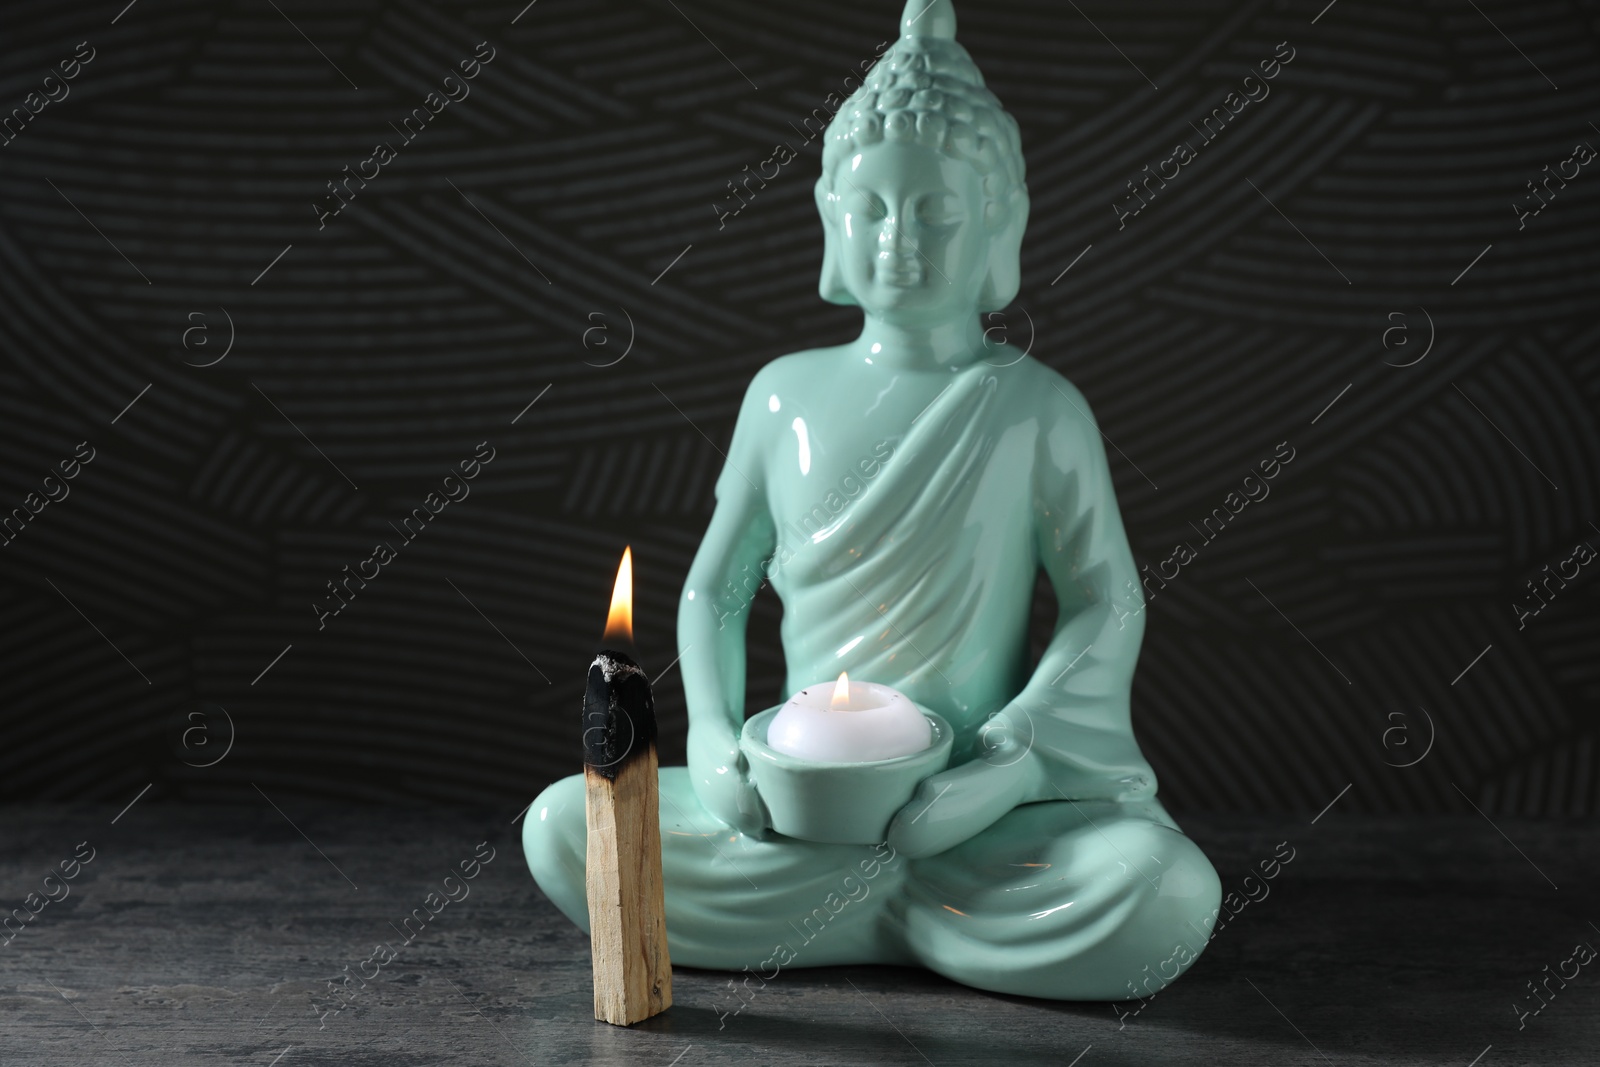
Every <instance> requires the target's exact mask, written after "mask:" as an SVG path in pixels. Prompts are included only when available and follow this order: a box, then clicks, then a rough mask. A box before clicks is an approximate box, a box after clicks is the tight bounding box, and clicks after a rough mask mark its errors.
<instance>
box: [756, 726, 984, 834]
mask: <svg viewBox="0 0 1600 1067" xmlns="http://www.w3.org/2000/svg"><path fill="white" fill-rule="evenodd" d="M779 710H780V709H779V708H768V709H767V710H766V711H763V712H761V713H760V714H759V715H754V716H752V717H751V718H749V719H746V720H745V724H744V731H743V733H741V734H740V736H739V747H740V749H742V750H743V751H744V754H745V758H746V759H747V760H749V761H750V774H751V777H752V778H754V780H755V784H756V789H757V791H759V792H760V794H761V799H762V800H764V801H765V802H766V805H767V813H768V814H769V815H770V816H771V818H772V828H773V829H774V830H776V831H778V833H780V834H784V835H787V836H789V837H798V838H800V839H801V840H804V841H820V842H824V843H827V844H838V845H875V844H877V843H878V842H879V841H882V840H884V839H885V838H886V837H887V836H888V833H889V821H890V820H891V819H893V818H894V814H895V812H897V811H899V810H900V809H901V808H902V807H904V806H905V805H906V802H907V801H909V800H910V799H911V794H912V793H914V792H916V788H917V784H918V783H919V782H921V781H922V780H923V779H924V778H927V777H928V776H929V775H933V774H938V773H939V772H940V771H942V770H944V769H945V768H946V767H948V766H949V765H950V745H951V741H952V740H953V737H954V735H953V734H952V732H951V729H950V724H949V723H947V722H945V720H944V719H943V718H941V717H940V716H938V715H935V714H934V713H933V712H931V711H929V710H927V709H926V708H921V709H920V710H921V711H922V713H923V714H924V715H926V716H927V717H928V722H929V725H930V726H931V727H932V728H933V742H932V743H931V744H930V745H929V746H928V747H927V748H925V749H923V750H922V751H920V752H913V753H912V754H911V755H909V756H896V757H895V758H894V759H885V760H875V761H872V762H869V763H823V762H819V761H816V760H809V759H801V758H800V757H798V756H791V755H788V754H787V753H784V752H779V751H777V750H776V749H774V748H772V747H771V746H770V745H768V744H767V727H768V725H770V724H771V722H772V719H773V717H774V716H775V715H777V714H778V711H779Z"/></svg>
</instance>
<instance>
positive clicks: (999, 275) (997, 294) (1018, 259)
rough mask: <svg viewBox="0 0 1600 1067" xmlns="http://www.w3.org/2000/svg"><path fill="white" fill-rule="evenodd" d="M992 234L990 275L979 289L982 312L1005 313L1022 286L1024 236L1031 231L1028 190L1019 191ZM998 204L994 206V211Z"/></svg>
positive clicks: (990, 236)
mask: <svg viewBox="0 0 1600 1067" xmlns="http://www.w3.org/2000/svg"><path fill="white" fill-rule="evenodd" d="M1009 200H1010V202H1009V203H1008V204H1006V205H1005V207H1004V208H1002V210H1003V211H1004V213H1005V215H1004V218H1002V219H1001V220H1000V224H999V226H998V227H997V228H996V229H995V230H993V231H991V232H990V234H989V273H988V274H987V275H986V276H985V277H984V279H983V285H982V287H981V288H979V290H978V310H979V311H980V312H988V311H1003V310H1004V309H1005V308H1006V307H1008V306H1009V305H1010V303H1011V301H1013V300H1015V299H1016V298H1017V290H1018V289H1020V288H1021V287H1022V234H1023V231H1025V230H1026V229H1027V228H1028V191H1027V190H1026V189H1017V190H1016V191H1014V192H1013V193H1012V194H1011V196H1010V198H1009ZM994 206H995V205H991V208H992V207H994Z"/></svg>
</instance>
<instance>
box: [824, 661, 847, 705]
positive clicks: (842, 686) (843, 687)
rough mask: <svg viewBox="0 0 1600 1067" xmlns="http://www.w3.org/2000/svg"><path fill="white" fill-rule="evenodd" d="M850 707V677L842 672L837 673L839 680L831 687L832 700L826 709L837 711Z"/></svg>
mask: <svg viewBox="0 0 1600 1067" xmlns="http://www.w3.org/2000/svg"><path fill="white" fill-rule="evenodd" d="M849 706H850V675H849V674H847V673H845V672H844V671H840V672H839V680H838V681H837V682H836V683H834V686H833V699H832V700H831V701H829V702H828V707H830V708H832V709H833V710H835V711H837V710H839V709H840V708H848V707H849Z"/></svg>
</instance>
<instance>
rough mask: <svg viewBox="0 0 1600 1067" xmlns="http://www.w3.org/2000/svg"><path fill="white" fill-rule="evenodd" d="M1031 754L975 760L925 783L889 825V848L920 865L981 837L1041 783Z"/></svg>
mask: <svg viewBox="0 0 1600 1067" xmlns="http://www.w3.org/2000/svg"><path fill="white" fill-rule="evenodd" d="M1038 773H1039V772H1038V769H1037V766H1036V764H1035V761H1034V760H1033V759H1032V757H1031V754H1028V753H1024V754H1022V755H1021V756H1020V757H1018V758H1016V759H1014V760H1008V759H994V760H991V759H986V758H985V759H975V760H972V761H970V762H968V763H963V764H961V766H959V767H952V768H950V769H949V770H947V771H943V772H941V773H939V774H935V775H933V776H932V777H931V778H924V779H923V780H922V784H921V785H919V786H917V791H916V793H915V794H913V795H912V797H911V800H910V801H909V802H908V803H907V804H906V806H905V807H903V808H901V809H900V810H899V811H898V812H897V813H896V814H895V817H894V820H893V821H892V822H891V823H890V824H889V845H890V847H892V848H893V849H894V850H895V851H896V852H898V853H901V854H902V855H905V856H909V857H910V858H912V859H917V858H919V857H922V856H933V855H936V854H938V853H940V852H943V851H945V850H946V849H949V848H954V847H955V846H957V845H959V844H961V842H963V841H965V840H967V839H968V838H971V837H975V836H977V834H979V833H981V832H982V831H983V830H986V829H988V828H989V826H990V825H992V824H993V823H994V822H995V821H996V820H997V819H999V818H1000V817H1001V816H1002V815H1004V814H1005V813H1006V812H1008V811H1010V810H1011V809H1012V808H1014V807H1016V806H1017V805H1018V804H1020V803H1021V802H1022V801H1023V799H1024V797H1025V796H1026V795H1027V794H1028V792H1029V790H1030V789H1032V788H1033V786H1034V784H1035V779H1036V778H1037V777H1038Z"/></svg>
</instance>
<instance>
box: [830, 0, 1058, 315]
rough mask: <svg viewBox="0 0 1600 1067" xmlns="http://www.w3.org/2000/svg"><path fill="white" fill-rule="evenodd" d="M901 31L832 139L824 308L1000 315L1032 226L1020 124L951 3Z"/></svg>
mask: <svg viewBox="0 0 1600 1067" xmlns="http://www.w3.org/2000/svg"><path fill="white" fill-rule="evenodd" d="M901 24H902V30H903V36H902V37H901V38H900V40H899V41H897V42H896V43H895V44H894V46H893V47H891V48H890V49H889V51H888V52H887V53H885V54H884V56H883V58H882V59H881V60H879V62H878V63H877V65H875V66H874V67H873V68H872V70H871V72H870V73H869V74H868V75H867V78H866V81H865V82H864V83H863V84H862V85H861V87H860V88H859V89H857V90H856V91H855V92H854V93H853V94H851V96H850V99H849V100H847V101H846V102H845V104H844V105H843V106H842V107H840V109H839V111H838V113H837V114H836V115H835V116H834V118H833V121H832V122H831V123H830V124H829V126H828V130H827V133H826V135H825V138H824V142H823V150H822V177H821V178H819V179H817V187H816V198H817V210H818V212H820V213H821V215H822V228H823V233H824V241H825V247H824V251H823V260H822V281H821V286H820V288H821V291H822V296H823V299H825V300H828V301H831V302H832V303H835V304H856V305H859V306H860V307H861V308H863V309H864V310H866V311H867V312H869V313H871V314H875V315H879V316H881V317H883V318H886V319H889V320H890V321H896V322H899V323H901V324H904V325H932V324H934V323H937V322H940V321H944V320H947V319H950V318H953V317H957V316H966V315H970V314H971V313H972V312H973V311H974V310H976V311H979V312H984V311H998V310H1000V309H1002V308H1004V307H1005V306H1006V305H1007V304H1009V303H1010V302H1011V301H1012V299H1013V298H1015V296H1016V295H1017V287H1018V286H1019V285H1020V284H1021V267H1020V262H1019V255H1020V251H1021V247H1022V233H1023V230H1024V229H1025V228H1026V227H1027V222H1028V189H1027V186H1026V185H1025V184H1024V182H1023V160H1022V145H1021V137H1020V136H1019V133H1018V130H1017V122H1016V119H1014V118H1012V117H1011V116H1010V115H1008V114H1007V113H1006V112H1005V110H1004V108H1002V107H1001V105H1000V101H999V100H998V99H997V98H996V97H995V95H994V94H993V93H991V92H990V91H989V90H988V89H987V88H985V86H984V83H983V75H982V74H981V73H980V72H979V71H978V68H977V65H976V64H974V63H973V62H972V57H971V56H969V55H968V54H967V50H966V49H965V48H962V47H961V46H960V45H959V44H957V43H956V41H955V33H956V16H955V10H954V9H953V8H952V6H951V3H950V0H932V2H931V3H930V2H929V0H908V2H907V4H906V8H905V14H904V16H903V18H902V23H901Z"/></svg>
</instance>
